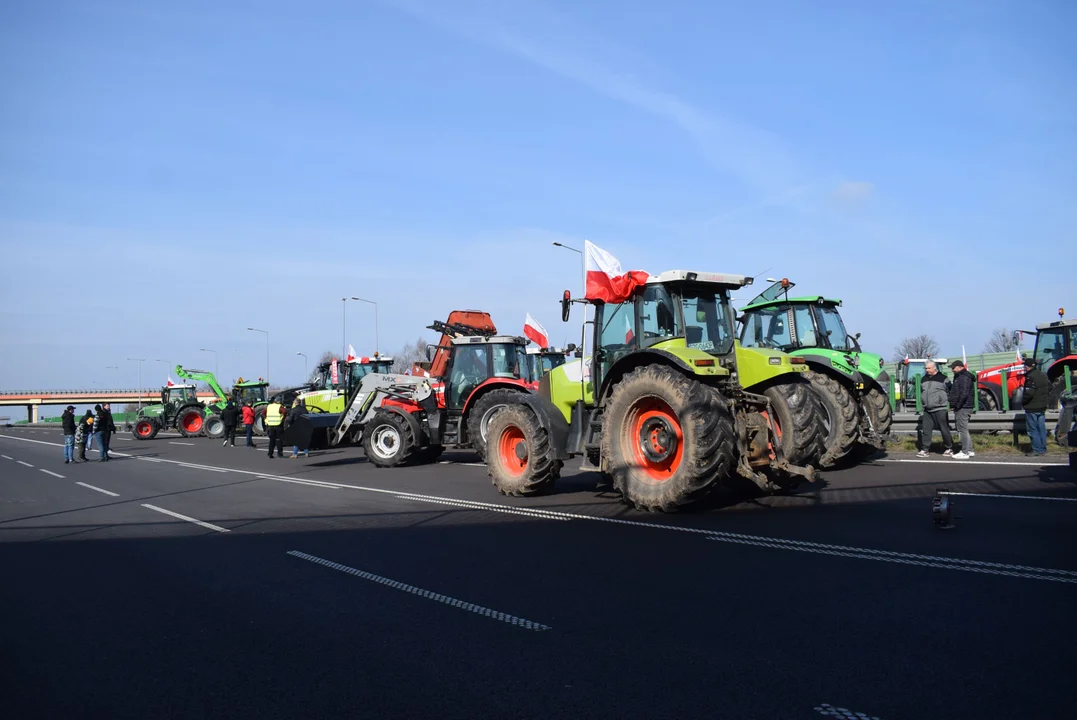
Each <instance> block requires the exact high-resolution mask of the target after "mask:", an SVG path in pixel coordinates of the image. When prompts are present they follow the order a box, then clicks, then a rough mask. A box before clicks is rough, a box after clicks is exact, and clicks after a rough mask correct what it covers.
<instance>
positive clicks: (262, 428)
mask: <svg viewBox="0 0 1077 720" xmlns="http://www.w3.org/2000/svg"><path fill="white" fill-rule="evenodd" d="M251 430H252V432H254V434H255V435H258V436H259V437H264V436H265V434H266V413H265V408H262V409H261V410H255V411H254V425H253V426H252V427H251Z"/></svg>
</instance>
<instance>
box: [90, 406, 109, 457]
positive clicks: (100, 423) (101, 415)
mask: <svg viewBox="0 0 1077 720" xmlns="http://www.w3.org/2000/svg"><path fill="white" fill-rule="evenodd" d="M93 409H94V410H96V411H97V419H96V420H95V421H94V427H93V437H92V438H91V440H90V448H91V449H93V448H94V447H96V448H97V451H98V452H99V453H101V455H100V457H98V458H97V460H98V462H105V441H104V439H102V437H101V428H102V427H104V425H105V411H104V410H102V409H101V405H100V404H97V405H94V406H93Z"/></svg>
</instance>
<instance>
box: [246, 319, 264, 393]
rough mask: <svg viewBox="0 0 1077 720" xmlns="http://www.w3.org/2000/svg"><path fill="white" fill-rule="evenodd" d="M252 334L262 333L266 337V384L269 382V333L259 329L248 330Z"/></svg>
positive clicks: (250, 328)
mask: <svg viewBox="0 0 1077 720" xmlns="http://www.w3.org/2000/svg"><path fill="white" fill-rule="evenodd" d="M247 329H248V330H250V331H251V332H260V333H263V334H264V335H265V336H266V382H269V331H268V330H259V329H258V328H252V327H249V328H247Z"/></svg>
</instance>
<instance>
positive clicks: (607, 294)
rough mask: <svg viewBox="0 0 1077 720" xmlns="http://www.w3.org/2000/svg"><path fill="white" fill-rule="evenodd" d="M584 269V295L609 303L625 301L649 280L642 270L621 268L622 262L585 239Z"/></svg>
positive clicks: (589, 298)
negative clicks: (627, 270)
mask: <svg viewBox="0 0 1077 720" xmlns="http://www.w3.org/2000/svg"><path fill="white" fill-rule="evenodd" d="M583 254H584V269H585V270H586V271H587V284H586V287H585V288H584V297H586V298H587V299H588V300H601V301H602V302H607V303H619V302H624V301H625V300H627V299H628V298H629V296H631V295H632V291H633V290H635V289H636V288H637V287H639V286H640V285H642V284H644V283H645V282H647V273H646V272H644V271H642V270H630V271H629V272H624V271H622V270H621V262H620V261H619V260H618V259H617V258H615V257H614V256H612V255H610V254H609V253H608V252H606V251H605V250H603V249H602V248H600V247H599V246H598V245H595V244H594V243H592V242H591V241H590V240H585V241H584V251H583Z"/></svg>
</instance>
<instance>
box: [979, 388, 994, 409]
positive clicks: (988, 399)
mask: <svg viewBox="0 0 1077 720" xmlns="http://www.w3.org/2000/svg"><path fill="white" fill-rule="evenodd" d="M976 394H977V395H978V396H979V400H980V410H986V411H988V412H994V411H995V410H998V402H996V401H995V396H994V395H993V394H992V393H991V391H990V390H985V389H984V388H977V389H976Z"/></svg>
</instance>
